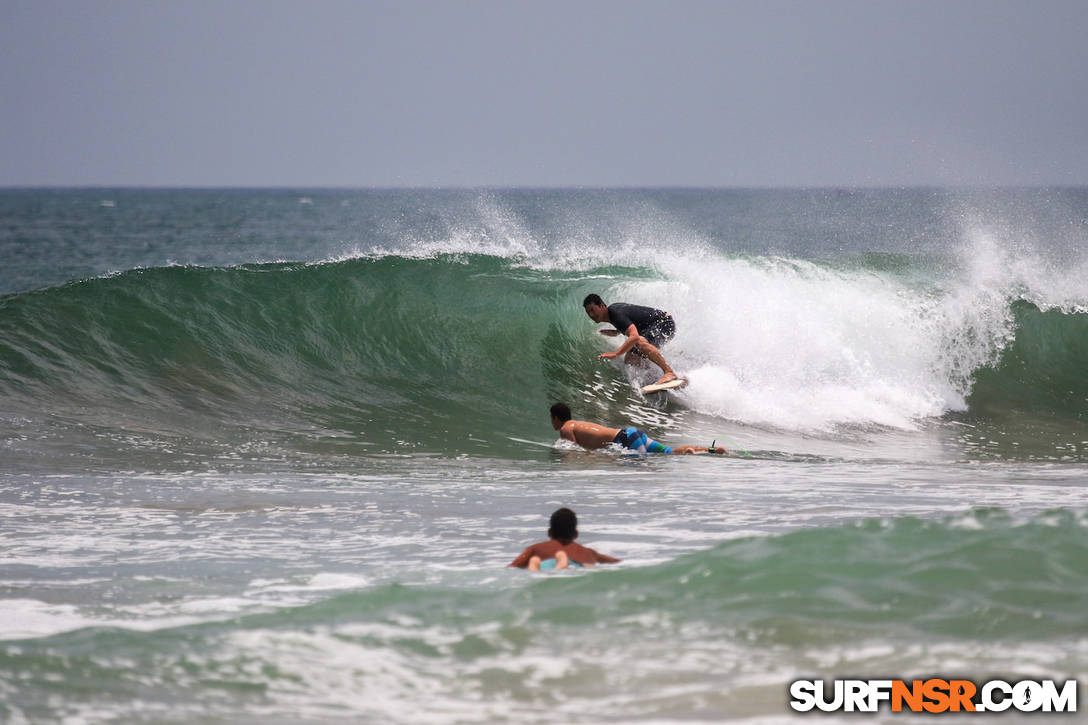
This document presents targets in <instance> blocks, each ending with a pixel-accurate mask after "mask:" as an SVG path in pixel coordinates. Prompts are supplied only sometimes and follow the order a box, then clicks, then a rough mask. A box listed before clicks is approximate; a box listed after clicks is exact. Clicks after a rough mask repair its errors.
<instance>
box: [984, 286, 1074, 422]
mask: <svg viewBox="0 0 1088 725" xmlns="http://www.w3.org/2000/svg"><path fill="white" fill-rule="evenodd" d="M1012 313H1013V316H1014V320H1015V330H1016V336H1015V338H1014V339H1013V340H1012V342H1011V344H1009V345H1008V347H1006V348H1005V350H1004V351H1003V352H1002V354H1001V357H1000V359H999V360H998V361H997V363H996V364H995V365H993V366H987V367H984V368H982V369H980V370H978V372H977V373H976V374H975V386H974V389H973V391H972V393H971V397H970V399H969V402H970V404H971V407H972V409H976V410H978V411H980V412H982V413H985V414H990V415H995V416H1002V415H1007V414H1008V413H1010V412H1013V411H1031V412H1035V413H1043V414H1047V415H1053V416H1068V417H1072V418H1076V419H1078V420H1088V376H1086V374H1085V373H1086V371H1088V313H1086V312H1075V311H1063V310H1061V309H1048V310H1040V309H1039V308H1038V307H1036V306H1035V305H1033V304H1032V303H1030V302H1027V301H1024V300H1017V301H1016V302H1014V303H1013V305H1012Z"/></svg>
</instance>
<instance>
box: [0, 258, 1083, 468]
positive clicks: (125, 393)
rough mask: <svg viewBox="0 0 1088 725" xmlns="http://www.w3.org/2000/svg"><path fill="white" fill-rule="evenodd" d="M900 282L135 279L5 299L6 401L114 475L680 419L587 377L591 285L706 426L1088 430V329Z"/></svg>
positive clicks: (703, 270)
mask: <svg viewBox="0 0 1088 725" xmlns="http://www.w3.org/2000/svg"><path fill="white" fill-rule="evenodd" d="M568 266H569V265H568ZM887 274H889V273H887V272H883V271H882V272H874V271H871V270H862V271H858V270H846V271H843V270H836V269H835V268H833V267H826V266H820V265H815V264H812V263H809V262H791V261H789V260H777V259H754V260H747V259H729V258H715V259H712V260H708V261H706V262H699V261H698V260H694V261H690V262H685V261H682V260H681V261H678V262H675V263H674V264H673V266H672V267H671V268H670V269H669V270H668V271H667V272H664V271H661V270H658V269H654V268H651V267H601V266H596V267H594V266H587V268H585V269H581V270H577V271H569V270H567V271H556V270H548V269H539V268H533V267H529V266H526V265H525V264H523V263H521V262H520V261H519V260H517V259H511V258H505V257H493V256H487V255H467V254H439V255H434V256H430V257H403V256H376V257H366V258H357V259H350V260H345V261H338V262H324V263H318V264H311V265H304V264H284V263H279V264H264V265H251V266H242V267H227V268H221V267H167V268H155V269H147V270H131V271H128V272H125V273H122V274H118V275H115V276H111V277H105V278H96V279H92V280H87V281H83V282H78V283H70V284H67V285H64V286H61V287H56V288H50V289H46V290H41V291H35V292H25V293H19V294H14V295H9V296H6V297H3V298H0V394H2V395H3V396H4V397H5V399H6V400H7V401H8V409H7V413H8V418H7V421H8V423H9V434H8V435H9V436H11V437H29V438H34V439H36V440H40V441H43V443H42V444H41V445H42V448H41V450H37V451H36V452H35V453H34V454H33V455H52V454H51V453H49V451H48V449H49V448H50V446H53V445H54V444H55V445H56V446H57V448H56V450H58V451H62V450H65V451H66V452H64V453H63V455H68V456H72V455H75V456H78V455H79V454H78V453H73V451H78V450H90V451H92V456H99V457H102V458H103V463H104V464H105V463H108V461H107V460H106V459H109V458H110V456H111V455H113V454H112V451H114V450H116V449H117V446H116V445H113V446H111V445H102V444H101V443H100V441H101V440H107V441H113V442H116V441H117V440H124V439H125V436H135V440H136V441H137V442H138V443H139V442H146V441H149V440H150V441H152V443H151V444H148V445H147V446H145V447H146V448H156V447H157V448H159V449H163V450H165V449H170V450H185V451H191V452H192V453H193V455H194V456H196V457H197V458H199V457H200V456H217V455H222V454H223V453H224V452H229V451H232V450H235V449H238V448H241V447H253V446H268V447H270V449H275V450H278V451H279V452H280V453H279V454H277V455H281V456H295V455H297V454H307V455H311V454H312V455H313V456H315V457H317V458H321V457H329V456H332V457H337V456H344V457H350V456H356V455H360V454H404V453H419V454H440V455H461V454H464V453H470V454H484V455H500V456H508V455H510V456H515V457H517V456H521V455H524V450H523V448H522V447H521V446H519V444H517V443H516V442H514V441H512V440H511V438H512V437H516V438H523V439H531V440H539V441H545V440H549V439H550V440H554V438H551V436H553V435H554V433H553V432H552V431H551V428H550V426H549V425H548V417H547V409H548V407H549V406H550V405H551V403H552V402H555V401H557V400H564V401H568V402H570V403H571V404H572V405H573V406H574V407H575V410H576V414H577V415H578V416H579V417H584V418H588V419H593V420H601V421H606V422H610V423H611V424H613V425H617V426H618V425H622V424H625V423H627V422H629V421H632V420H638V419H640V417H641V420H643V421H652V420H653V419H654V416H655V415H658V414H659V412H660V409H661V407H662V405H664V406H666V407H668V406H671V405H672V403H671V402H669V400H671V398H670V399H669V400H666V401H665V402H664V403H662V401H654V400H644V399H643V398H641V397H640V396H639V395H638V394H637V393H636V392H635V388H636V386H635V385H632V383H631V382H629V381H628V379H627V378H626V377H625V376H624V374H623V373H622V372H620V371H619V370H617V369H614V368H610V367H608V366H606V365H603V364H601V363H599V362H598V361H597V360H596V356H597V354H598V353H599V352H601V351H602V350H604V349H606V347H605V343H602V341H601V339H600V338H598V337H597V336H596V335H595V334H594V330H595V328H596V325H594V324H593V323H592V322H591V321H590V320H588V318H587V317H586V316H585V314H584V312H583V310H582V309H581V307H580V302H581V299H582V298H583V297H584V295H585V294H586V293H588V292H591V291H597V292H605V293H606V294H609V295H612V296H613V297H612V298H613V299H615V298H617V297H619V298H620V299H623V298H624V297H625V296H626V295H629V294H632V295H634V296H635V299H638V300H639V301H642V300H646V299H661V300H663V302H662V303H661V304H662V305H663V306H665V307H666V308H667V309H670V310H674V311H675V312H676V313H677V314H676V316H677V317H678V319H679V320H680V326H679V333H678V337H677V340H676V341H675V342H674V343H672V344H671V346H670V348H669V350H668V353H669V356H670V360H672V361H673V363H674V365H678V366H680V369H681V370H682V371H687V372H690V375H691V379H692V383H693V384H692V385H691V386H690V388H689V390H688V391H685V393H684V396H685V397H684V398H682V400H683V405H684V408H685V409H687V410H690V411H691V412H692V413H694V414H697V415H701V416H704V418H706V417H709V420H710V422H709V423H705V424H703V426H702V429H706V430H714V429H715V428H718V427H719V425H718V424H716V423H714V422H713V421H715V420H717V421H732V422H738V423H740V424H742V425H756V426H763V427H770V428H779V429H783V430H802V431H803V430H806V428H809V427H814V428H815V429H816V430H817V432H821V434H826V433H829V432H830V434H832V435H833V434H835V432H836V431H837V430H840V429H842V428H843V427H844V426H845V427H847V428H849V427H855V428H861V429H864V430H879V429H882V428H887V427H892V428H896V427H902V428H908V429H910V428H917V427H918V426H921V425H925V424H926V421H932V420H939V419H940V417H941V416H943V415H945V414H947V413H949V412H950V411H957V410H963V408H964V407H969V410H968V413H969V414H970V415H974V416H976V417H980V418H981V419H983V420H989V421H1001V420H1003V419H1006V418H1008V417H1009V416H1010V415H1015V414H1019V413H1020V412H1023V411H1029V412H1031V414H1032V415H1035V416H1038V415H1039V414H1042V415H1043V416H1044V417H1055V416H1057V417H1064V418H1072V419H1074V421H1080V420H1083V418H1084V416H1085V413H1088V384H1086V383H1085V382H1084V381H1083V378H1082V376H1081V371H1082V369H1083V361H1084V360H1085V359H1088V315H1086V314H1084V313H1082V312H1076V311H1062V310H1059V309H1049V310H1046V311H1041V310H1039V309H1038V308H1036V307H1034V306H1033V305H1031V304H1029V303H1027V302H1024V301H1017V302H1015V303H1013V304H1012V305H1011V307H1010V306H1009V305H1008V303H1007V302H1004V303H1001V302H993V303H991V304H990V305H989V308H985V307H984V308H983V312H982V313H978V314H977V315H975V313H974V312H973V311H972V312H971V315H975V316H970V315H969V316H967V317H966V318H965V319H964V320H959V319H957V318H954V317H953V318H949V317H947V315H948V313H947V312H944V311H942V308H941V306H940V305H941V303H940V300H937V301H936V302H935V301H934V299H933V296H932V294H933V293H932V292H928V291H922V292H918V291H916V290H913V289H912V288H910V287H909V286H905V285H904V284H903V283H902V282H901V281H897V280H896V279H895V278H893V277H888V276H887ZM699 275H703V276H702V277H700V276H699ZM747 288H751V289H753V290H760V294H759V295H750V294H746V292H745V290H746V289H747ZM768 288H770V289H771V292H770V293H764V292H763V290H766V289H768ZM719 292H721V293H722V294H723V295H724V296H723V297H722V298H715V297H714V295H715V294H717V293H719ZM871 295H877V297H876V301H875V302H872V303H869V304H868V306H867V307H866V306H864V305H863V303H862V300H865V299H872V298H871ZM723 300H724V301H723ZM957 309H958V308H957ZM968 309H972V308H968ZM942 315H945V316H944V317H942ZM795 320H800V321H801V322H797V321H795ZM980 321H981V322H980ZM980 330H981V332H980ZM674 356H675V357H674ZM648 374H649V373H648ZM964 395H966V398H965V397H963V396H964ZM964 401H966V403H964ZM655 406H656V407H655ZM668 409H669V411H670V412H671V413H677V412H679V409H677V408H673V407H669V408H668ZM646 424H649V425H653V423H652V422H650V423H646ZM652 433H654V434H660V431H656V430H655V431H652ZM1067 433H1068V436H1066V437H1070V439H1071V440H1072V439H1074V438H1076V439H1077V440H1081V439H1082V438H1077V436H1079V435H1080V431H1079V430H1077V431H1072V432H1067ZM700 435H701V433H700ZM1063 435H1065V433H1063ZM65 443H67V444H70V445H69V446H68V447H67V449H63V444H65ZM1044 444H1045V441H1044Z"/></svg>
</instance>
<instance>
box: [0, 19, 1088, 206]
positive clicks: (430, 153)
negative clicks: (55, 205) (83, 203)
mask: <svg viewBox="0 0 1088 725" xmlns="http://www.w3.org/2000/svg"><path fill="white" fill-rule="evenodd" d="M0 12H2V18H3V20H2V22H0V118H2V121H3V130H2V133H0V185H7V186H13V185H17V186H22V185H126V186H141V185H154V186H481V185H483V186H580V185H588V186H672V185H683V186H814V185H816V186H823V185H867V186H871V185H913V184H972V185H976V184H981V185H1008V184H1029V185H1034V184H1088V1H1086V0H1071V1H1064V0H1063V1H1058V0H1041V1H1040V0H1032V1H1030V2H1026V1H1025V2H1002V1H999V0H985V1H966V0H965V1H960V2H957V1H955V0H952V1H941V2H937V1H934V2H919V1H913V0H912V1H907V0H902V1H899V2H882V1H879V0H860V1H857V2H854V1H842V0H824V1H818V0H808V1H804V2H801V1H798V2H776V1H770V0H759V1H754V2H726V1H722V2H694V1H688V2H685V1H683V0H672V1H670V2H639V1H637V0H598V1H594V0H578V1H572V2H565V1H558V2H557V1H555V0H548V1H546V2H545V1H538V2H519V1H517V0H496V1H491V0H488V1H476V2H469V1H466V2H455V1H452V0H440V1H435V2H427V3H423V2H406V1H404V0H398V1H396V2H365V1H359V2H332V1H323V0H316V1H313V2H303V1H302V0H298V1H297V2H285V1H283V0H212V1H208V2H204V1H200V2H197V1H185V0H175V1H172V2H167V1H166V0H135V1H133V0H109V1H107V0H68V1H65V2H56V1H53V0H44V1H43V0H0Z"/></svg>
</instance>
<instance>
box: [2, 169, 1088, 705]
mask: <svg viewBox="0 0 1088 725" xmlns="http://www.w3.org/2000/svg"><path fill="white" fill-rule="evenodd" d="M1086 280H1088V190H1085V189H1030V190H949V189H905V190H901V189H893V190H849V189H844V190H834V189H828V190H779V191H774V190H752V191H744V190H590V189H586V190H552V191H534V190H480V191H473V190H465V191H453V190H445V191H443V190H435V191H425V190H415V191H413V190H403V191H377V190H371V191H347V190H304V191H290V190H258V191H243V190H230V191H215V190H131V189H116V190H104V189H94V190H6V191H0V613H2V614H3V616H2V617H0V720H2V721H4V722H12V723H25V722H61V721H63V722H71V723H106V722H126V723H128V722H178V723H181V722H185V723H189V722H202V723H220V722H222V723H226V722H230V723H237V722H242V723H245V722H252V723H257V722H260V723H266V722H283V723H288V722H292V723H293V722H332V721H350V722H395V723H421V722H436V723H448V722H551V721H554V720H556V719H557V718H558V719H562V720H566V721H571V722H678V721H684V722H687V721H693V720H695V721H699V720H712V721H733V722H753V723H755V722H759V723H768V722H779V721H789V722H793V721H795V720H796V719H797V718H798V717H799V716H795V715H791V711H790V709H789V705H788V700H789V697H788V683H789V682H791V681H792V680H794V679H799V678H801V679H815V678H828V679H832V678H836V677H872V678H878V677H896V678H903V679H914V678H924V677H928V676H932V675H944V676H957V677H964V678H967V679H972V680H974V681H976V682H981V681H985V680H987V679H991V678H993V677H1002V678H1005V679H1011V680H1016V679H1025V678H1030V679H1045V678H1055V679H1069V678H1075V677H1077V676H1080V675H1083V673H1084V672H1085V671H1086V670H1088V606H1086V605H1088V382H1086V380H1085V376H1084V373H1085V370H1086V368H1088V281H1086ZM589 292H598V293H600V294H601V295H602V296H604V297H605V299H606V300H608V301H627V302H634V303H640V304H648V305H653V306H656V307H661V308H663V309H666V310H669V311H670V312H671V313H672V314H673V316H674V317H675V318H676V320H677V327H678V332H677V336H676V338H675V339H674V340H673V341H672V342H671V343H670V344H669V345H667V346H666V347H665V348H664V353H665V355H666V357H667V359H668V360H669V361H670V362H671V363H672V365H673V366H674V367H675V368H676V369H677V370H678V371H680V372H682V373H684V374H686V375H687V376H688V377H689V378H690V380H691V384H690V385H689V386H688V387H687V388H686V389H684V390H683V391H680V392H677V393H670V394H666V395H663V396H658V397H653V398H644V397H642V396H641V395H640V394H639V393H638V392H637V388H638V385H639V383H640V382H643V381H646V380H647V379H648V378H651V377H653V376H654V371H651V370H625V369H623V367H622V366H621V365H618V364H611V363H602V362H598V361H597V355H598V354H599V353H600V352H603V351H606V350H608V349H609V347H610V346H611V345H613V344H614V341H611V340H609V339H607V338H603V337H601V336H600V335H597V334H595V332H594V330H595V327H596V326H595V325H594V324H593V323H592V322H591V321H590V320H589V319H588V318H587V317H586V316H585V314H584V312H583V311H582V309H581V307H580V302H581V300H582V298H583V297H584V296H585V295H586V294H587V293H589ZM558 400H564V401H566V402H568V403H569V404H570V405H571V407H572V409H573V410H574V413H575V416H576V417H578V418H583V419H589V420H595V421H600V422H602V423H605V424H608V425H612V426H617V427H618V426H620V425H627V424H632V425H637V426H639V427H641V428H643V429H644V430H646V431H647V432H649V433H650V435H652V436H653V437H655V438H658V439H660V440H662V441H664V442H665V443H667V444H684V443H689V444H695V445H708V444H709V443H710V442H711V441H717V442H718V443H719V444H723V445H726V446H727V447H728V448H729V449H730V450H731V455H729V456H727V457H722V458H718V457H709V456H690V457H688V456H683V457H681V456H676V457H670V456H626V455H621V454H620V453H619V452H617V451H610V450H609V451H600V452H586V451H582V450H579V449H576V448H575V447H573V446H570V445H567V444H564V443H562V442H558V441H557V440H556V438H557V436H556V433H555V431H553V430H552V429H551V426H550V425H549V420H548V407H549V406H550V405H551V403H553V402H555V401H558ZM559 506H569V507H571V508H573V509H574V510H575V511H576V512H577V513H578V515H579V519H580V531H581V538H580V541H581V542H582V543H584V544H586V545H588V546H591V547H593V548H596V549H598V550H600V551H602V552H605V553H608V554H611V555H613V556H617V557H619V558H621V559H623V562H622V563H621V564H618V565H615V566H607V567H599V568H596V569H592V570H579V571H565V572H557V573H553V574H530V573H527V572H523V571H519V570H510V569H508V568H506V566H505V565H506V564H508V563H509V562H510V561H511V560H512V559H513V558H514V557H515V556H516V555H517V554H518V553H519V552H520V551H521V550H522V549H523V548H524V547H525V546H526V545H528V544H530V543H532V542H534V541H539V540H541V539H544V538H546V535H545V534H546V530H547V520H548V516H549V515H550V513H551V512H552V511H553V510H554V509H556V508H558V507H559ZM1082 694H1083V693H1082ZM1082 699H1083V698H1082ZM1015 717H1016V716H1013V720H1010V719H1009V717H1007V716H1006V717H1004V718H1001V721H1003V722H1010V721H1014V720H1015ZM821 719H822V720H824V721H828V718H826V717H825V718H821ZM856 719H857V716H854V717H853V718H851V717H849V716H843V720H844V721H846V722H851V721H853V720H856ZM865 719H866V721H867V722H879V721H889V722H891V721H902V720H904V719H906V720H910V718H909V717H908V718H904V716H902V715H898V714H894V715H893V714H892V713H889V712H884V713H883V714H882V715H879V716H876V717H869V718H865ZM985 719H986V718H985V717H982V718H979V717H975V718H972V720H973V721H984V720H985ZM993 719H998V718H993ZM1033 719H1037V718H1033ZM1063 721H1069V718H1068V717H1066V718H1064V719H1063Z"/></svg>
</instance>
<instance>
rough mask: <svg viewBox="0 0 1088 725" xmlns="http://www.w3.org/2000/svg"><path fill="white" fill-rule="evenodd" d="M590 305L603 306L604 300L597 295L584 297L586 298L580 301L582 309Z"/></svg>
mask: <svg viewBox="0 0 1088 725" xmlns="http://www.w3.org/2000/svg"><path fill="white" fill-rule="evenodd" d="M591 304H593V305H603V304H604V300H602V299H601V296H600V295H598V294H589V295H586V298H585V299H584V300H582V307H589V306H590V305H591Z"/></svg>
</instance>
